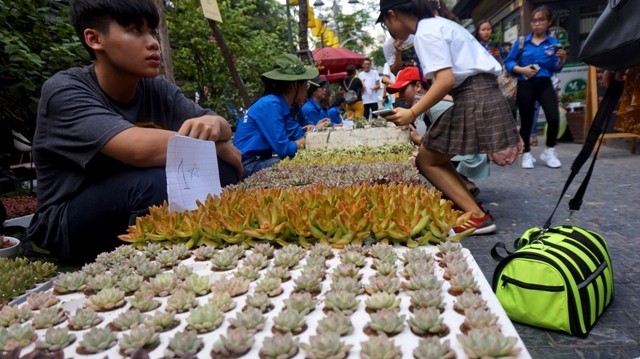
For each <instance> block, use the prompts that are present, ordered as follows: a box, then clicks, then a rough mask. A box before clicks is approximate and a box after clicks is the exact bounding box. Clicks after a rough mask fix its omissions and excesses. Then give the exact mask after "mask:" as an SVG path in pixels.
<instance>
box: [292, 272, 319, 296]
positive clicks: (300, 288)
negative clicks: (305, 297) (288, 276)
mask: <svg viewBox="0 0 640 359" xmlns="http://www.w3.org/2000/svg"><path fill="white" fill-rule="evenodd" d="M293 282H294V283H295V287H294V290H295V291H296V292H309V293H311V294H318V293H320V291H321V290H322V278H321V277H316V276H314V275H311V274H301V275H299V276H298V277H297V278H296V279H294V280H293Z"/></svg>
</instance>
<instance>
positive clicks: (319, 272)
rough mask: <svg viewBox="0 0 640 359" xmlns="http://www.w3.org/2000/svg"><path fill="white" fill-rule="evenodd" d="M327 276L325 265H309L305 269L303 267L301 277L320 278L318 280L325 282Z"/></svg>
mask: <svg viewBox="0 0 640 359" xmlns="http://www.w3.org/2000/svg"><path fill="white" fill-rule="evenodd" d="M326 274H327V269H326V268H325V266H324V265H309V264H307V265H305V266H304V267H302V270H301V271H300V275H305V276H313V277H318V278H322V279H323V280H324V278H325V277H326Z"/></svg>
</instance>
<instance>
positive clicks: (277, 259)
mask: <svg viewBox="0 0 640 359" xmlns="http://www.w3.org/2000/svg"><path fill="white" fill-rule="evenodd" d="M298 262H299V259H298V256H297V255H295V254H293V253H286V252H283V251H282V250H279V251H275V252H274V254H273V265H274V266H276V267H285V268H292V267H294V266H295V265H296V264H298Z"/></svg>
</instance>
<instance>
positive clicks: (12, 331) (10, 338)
mask: <svg viewBox="0 0 640 359" xmlns="http://www.w3.org/2000/svg"><path fill="white" fill-rule="evenodd" d="M34 340H36V332H35V330H34V328H33V326H32V325H31V324H29V323H27V324H24V325H21V324H13V325H11V326H10V327H9V328H0V351H6V352H10V351H12V350H14V349H16V348H24V347H26V346H28V345H29V344H31V343H33V341H34Z"/></svg>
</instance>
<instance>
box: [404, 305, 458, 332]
mask: <svg viewBox="0 0 640 359" xmlns="http://www.w3.org/2000/svg"><path fill="white" fill-rule="evenodd" d="M442 320H443V319H442V318H441V317H440V311H439V310H437V309H436V308H423V309H417V310H415V311H413V317H411V318H409V327H411V331H412V332H413V333H414V334H416V335H441V334H446V333H447V332H448V328H447V326H446V325H445V324H443V322H442Z"/></svg>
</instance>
